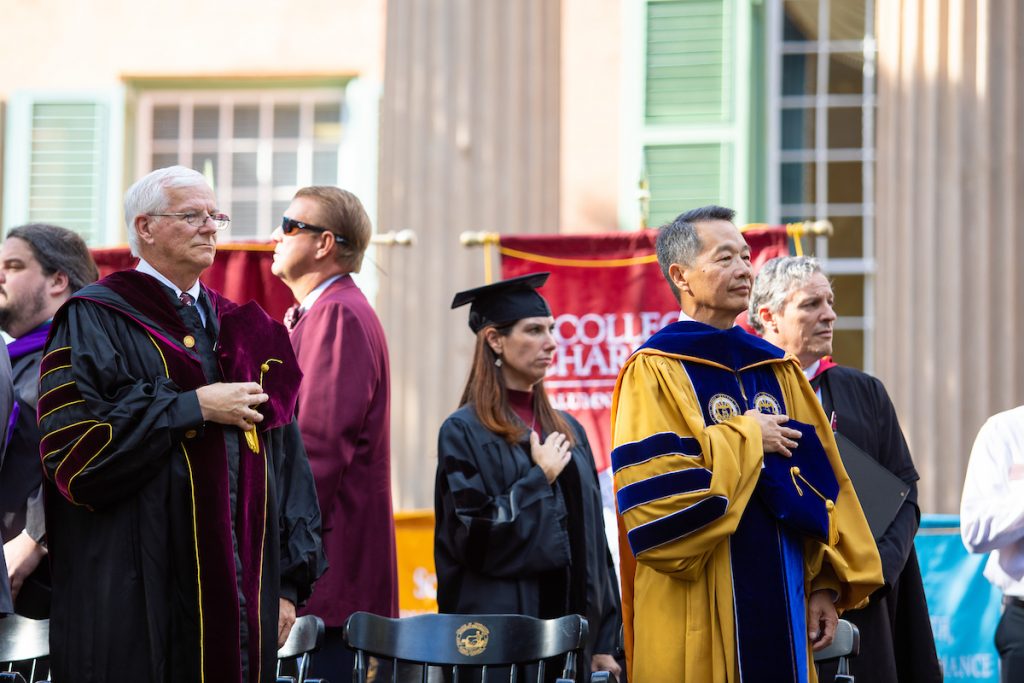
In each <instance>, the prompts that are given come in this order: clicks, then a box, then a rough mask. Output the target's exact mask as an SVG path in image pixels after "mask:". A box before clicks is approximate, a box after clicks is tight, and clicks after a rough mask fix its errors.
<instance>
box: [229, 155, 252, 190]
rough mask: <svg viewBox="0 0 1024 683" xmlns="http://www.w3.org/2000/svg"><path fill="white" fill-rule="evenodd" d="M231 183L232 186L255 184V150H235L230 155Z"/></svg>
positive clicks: (250, 185)
mask: <svg viewBox="0 0 1024 683" xmlns="http://www.w3.org/2000/svg"><path fill="white" fill-rule="evenodd" d="M231 184H232V185H233V186H234V187H253V186H255V185H256V152H235V153H234V154H232V155H231Z"/></svg>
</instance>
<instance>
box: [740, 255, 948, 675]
mask: <svg viewBox="0 0 1024 683" xmlns="http://www.w3.org/2000/svg"><path fill="white" fill-rule="evenodd" d="M748 314H749V318H750V323H751V325H752V326H753V327H754V329H755V330H756V331H757V332H758V333H759V334H760V335H761V336H762V337H764V338H765V340H767V341H769V342H771V343H772V344H775V345H776V346H778V347H780V348H782V349H784V350H785V351H787V352H789V353H791V354H793V355H794V356H796V357H797V358H798V359H799V360H800V365H801V366H803V369H804V374H806V375H807V378H808V379H809V380H810V381H811V386H812V387H813V388H814V389H815V391H816V392H817V394H818V399H819V400H820V401H821V404H822V408H824V410H825V414H826V415H828V416H831V418H832V429H833V430H834V431H836V432H838V433H840V434H843V435H844V436H845V437H847V438H848V439H849V440H850V441H852V442H853V443H854V444H856V445H857V446H859V447H860V448H861V449H862V450H863V451H865V452H866V453H867V454H868V455H869V456H870V457H872V458H874V459H875V460H877V461H878V462H879V463H880V464H881V465H883V466H884V467H885V468H886V469H888V470H889V471H890V472H892V473H893V474H894V475H896V476H897V477H899V478H900V479H902V480H903V481H904V482H905V483H906V484H907V485H908V486H909V487H910V492H909V494H908V495H907V497H906V500H905V501H904V502H903V504H902V505H901V506H900V508H899V511H898V512H897V513H896V516H895V518H894V519H893V520H892V522H891V523H890V524H889V527H888V528H887V529H886V530H885V532H884V533H883V534H882V536H881V537H880V538H878V539H877V540H876V542H877V544H878V554H879V556H880V557H881V559H882V575H883V578H884V579H885V585H884V586H883V587H882V588H880V589H878V590H877V591H876V592H875V593H874V594H873V595H872V596H871V599H870V602H869V603H868V605H867V606H866V607H862V608H861V609H857V610H851V611H848V612H846V613H844V614H843V615H842V616H843V618H844V619H848V620H849V621H851V622H853V623H854V624H856V625H857V627H858V628H859V629H860V633H861V650H860V654H859V655H858V656H857V657H854V658H853V659H852V660H851V670H852V671H851V673H853V675H854V676H855V677H856V678H857V680H864V681H872V682H873V683H914V682H918V681H920V682H925V681H927V682H932V681H935V682H938V681H941V680H942V673H941V670H940V669H939V662H938V656H937V655H936V653H935V641H934V639H933V637H932V630H931V623H930V621H929V619H928V605H927V603H926V602H925V595H924V586H923V585H922V583H921V569H920V567H919V566H918V563H917V554H916V553H915V551H914V535H915V534H916V533H917V527H918V524H919V523H920V518H921V511H920V509H919V508H918V506H917V483H916V482H917V479H918V475H917V470H916V469H915V468H914V462H913V460H911V458H910V450H909V449H908V448H907V442H906V440H905V439H904V438H903V432H902V430H901V429H900V424H899V421H898V420H897V419H896V410H895V408H893V405H892V402H891V401H890V400H889V395H888V394H887V393H886V391H885V387H883V386H882V383H881V382H879V381H878V380H877V379H875V378H874V377H871V376H870V375H867V374H865V373H863V372H860V371H859V370H854V369H853V368H846V367H842V366H839V365H836V364H835V363H834V362H833V361H832V359H831V358H830V357H829V354H831V353H832V331H833V330H832V328H833V323H834V322H835V319H836V314H835V311H834V310H833V294H832V285H831V284H830V283H829V281H828V279H827V278H826V277H825V275H824V273H823V272H822V270H821V266H820V265H819V264H818V262H817V261H816V260H814V259H812V258H808V257H804V256H790V257H784V258H777V259H772V260H771V261H769V262H767V263H766V264H765V265H764V266H763V267H762V268H761V271H760V272H759V273H758V275H757V279H756V280H755V282H754V289H753V291H752V292H751V295H750V306H749V309H748ZM835 668H836V667H835V663H834V662H826V663H823V664H822V665H821V667H820V673H821V675H820V678H819V680H822V681H831V680H832V678H833V677H834V676H835V673H836V672H835Z"/></svg>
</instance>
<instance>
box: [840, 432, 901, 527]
mask: <svg viewBox="0 0 1024 683" xmlns="http://www.w3.org/2000/svg"><path fill="white" fill-rule="evenodd" d="M836 445H837V446H839V456H840V457H841V458H842V459H843V467H845V468H846V473H847V474H849V475H850V481H851V482H852V483H853V490H854V491H856V492H857V498H858V499H859V500H860V506H861V508H862V509H863V510H864V516H865V517H866V518H867V520H868V526H869V527H871V535H872V536H874V537H875V540H876V541H877V540H878V539H879V538H881V537H882V534H884V533H885V530H886V529H888V528H889V525H890V524H892V520H893V519H895V518H896V513H897V512H899V510H900V506H901V505H903V501H905V500H906V499H907V494H908V493H910V484H908V483H906V482H905V481H903V480H902V479H900V478H899V477H897V476H896V475H895V474H893V473H892V472H890V471H889V470H887V469H885V467H883V466H882V465H881V464H879V462H878V461H877V460H875V459H874V458H872V457H871V456H870V455H868V454H867V453H865V452H864V449H862V448H861V447H860V446H858V445H857V444H855V443H854V442H852V441H850V440H849V439H848V438H846V437H845V436H843V435H842V434H840V433H839V432H836Z"/></svg>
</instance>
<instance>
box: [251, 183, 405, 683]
mask: <svg viewBox="0 0 1024 683" xmlns="http://www.w3.org/2000/svg"><path fill="white" fill-rule="evenodd" d="M371 232H372V227H371V225H370V218H369V216H367V214H366V211H365V210H364V209H363V205H362V204H361V203H360V201H359V199H358V198H357V197H356V196H355V195H354V194H352V193H351V192H347V191H345V190H342V189H339V188H337V187H306V188H303V189H301V190H299V191H298V192H297V193H296V194H295V197H294V199H293V200H292V203H291V205H290V206H289V207H288V209H287V211H286V212H285V215H284V219H283V220H282V222H281V226H280V227H279V228H277V229H276V230H274V233H273V235H271V239H273V241H274V264H273V266H272V268H271V270H272V272H273V273H274V275H276V276H278V277H279V278H281V280H283V281H284V283H285V284H286V285H288V287H289V288H290V289H291V290H292V294H293V295H294V296H295V301H296V302H298V303H297V304H296V305H295V306H293V307H292V309H290V310H289V313H288V315H287V316H286V321H285V322H286V324H288V326H289V327H290V328H291V341H292V346H293V347H294V348H295V355H296V356H297V357H298V359H299V366H300V367H301V368H302V371H303V373H304V375H305V377H306V378H307V380H306V381H304V382H303V383H302V386H301V387H300V388H299V406H298V415H299V417H298V419H299V428H300V430H301V431H302V440H303V442H304V443H305V445H306V450H307V452H308V453H309V462H310V465H311V466H312V467H313V476H314V477H315V478H316V489H317V496H318V498H319V501H320V510H321V514H322V515H323V519H324V550H325V552H326V553H327V559H328V562H329V564H330V566H329V568H328V570H327V573H325V574H324V576H323V578H321V579H320V580H319V581H318V582H317V584H316V588H315V589H314V591H313V595H312V597H311V598H310V601H309V604H308V605H307V606H306V608H305V609H306V612H308V613H312V614H316V615H318V616H320V617H322V618H323V620H324V622H325V624H326V626H327V637H326V639H325V645H324V647H323V648H322V649H321V651H320V652H318V653H317V654H315V655H314V656H313V663H312V670H311V675H312V676H314V677H316V678H326V679H327V680H331V681H344V680H348V679H349V678H350V677H351V675H352V654H351V652H350V651H349V650H347V649H346V648H345V646H344V640H343V638H342V627H343V626H344V624H345V620H346V619H347V618H348V616H349V615H350V614H352V613H353V612H356V611H367V612H374V613H376V614H382V615H385V616H392V617H394V616H398V580H397V569H396V559H395V535H394V518H393V515H392V510H391V465H390V437H389V431H390V426H389V419H390V418H389V374H388V349H387V342H386V341H385V339H384V329H383V328H382V327H381V324H380V320H379V319H378V318H377V314H376V313H374V311H373V308H372V307H371V306H370V304H369V302H368V301H367V300H366V297H365V296H363V293H362V292H361V291H360V290H359V287H357V286H356V283H355V282H353V280H352V276H351V274H352V273H357V272H359V269H360V266H361V265H362V262H363V254H364V253H365V252H366V248H367V246H369V243H370V234H371Z"/></svg>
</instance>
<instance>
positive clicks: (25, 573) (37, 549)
mask: <svg viewBox="0 0 1024 683" xmlns="http://www.w3.org/2000/svg"><path fill="white" fill-rule="evenodd" d="M45 556H46V548H44V547H43V546H41V545H39V544H38V543H36V542H35V541H34V540H33V539H32V537H31V536H29V535H28V534H27V533H26V532H24V531H22V532H21V533H20V534H18V535H17V536H15V537H14V538H12V539H11V540H9V541H7V543H4V559H5V560H6V561H7V578H8V579H10V582H11V598H12V599H14V598H17V597H18V591H19V590H21V586H22V584H24V583H25V579H27V578H28V577H29V575H30V574H31V573H32V572H34V571H35V570H36V567H38V566H39V563H40V562H41V561H42V559H43V557H45Z"/></svg>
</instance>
